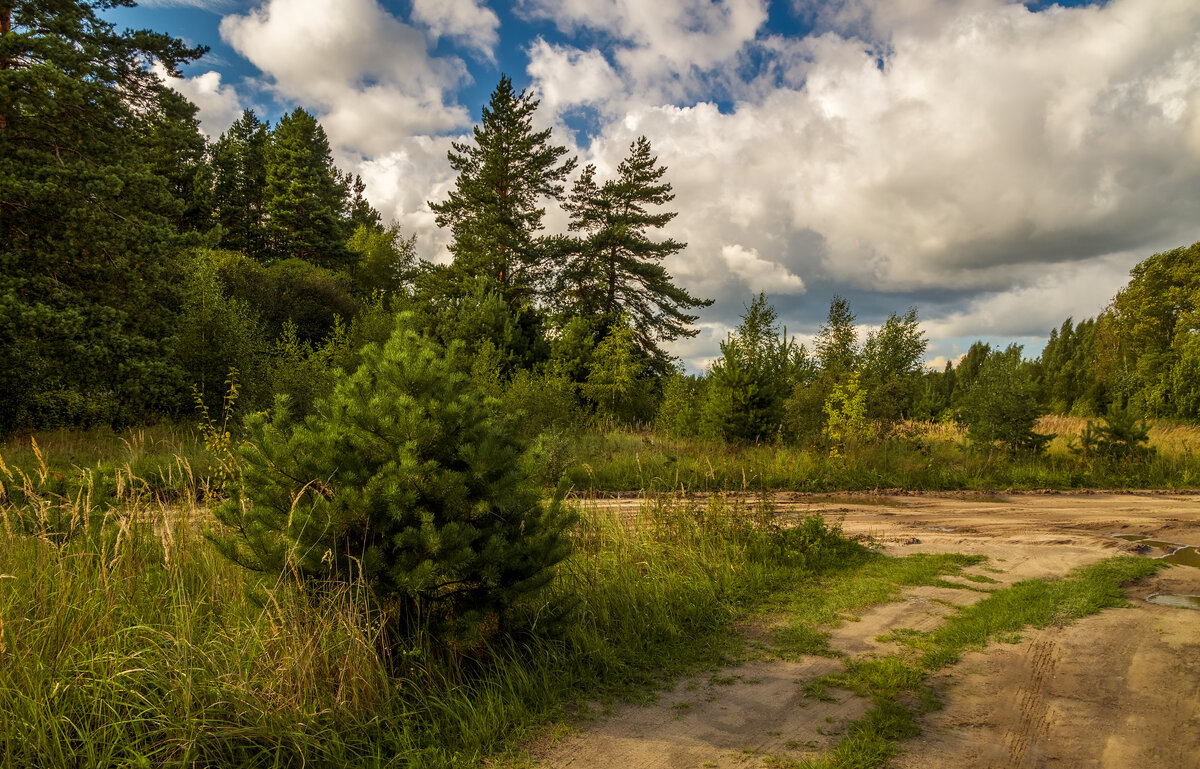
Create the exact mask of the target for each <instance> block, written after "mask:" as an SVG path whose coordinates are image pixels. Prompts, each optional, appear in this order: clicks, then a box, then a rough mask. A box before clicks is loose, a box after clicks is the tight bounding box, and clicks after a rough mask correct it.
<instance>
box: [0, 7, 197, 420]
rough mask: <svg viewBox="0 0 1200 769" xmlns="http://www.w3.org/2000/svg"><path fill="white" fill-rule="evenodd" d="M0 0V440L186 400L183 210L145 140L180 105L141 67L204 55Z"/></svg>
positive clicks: (92, 20) (91, 14)
mask: <svg viewBox="0 0 1200 769" xmlns="http://www.w3.org/2000/svg"><path fill="white" fill-rule="evenodd" d="M131 5H133V3H132V2H131V0H93V1H92V2H86V1H84V0H78V1H71V0H23V1H21V2H12V1H11V0H10V1H9V2H4V3H0V30H2V33H3V34H2V36H0V430H3V429H5V428H11V427H13V426H16V425H19V424H39V423H40V424H54V423H58V424H64V423H65V424H70V423H79V422H83V421H88V420H100V419H103V420H108V421H112V422H121V421H124V420H128V419H136V418H138V417H140V416H142V415H145V414H146V413H148V412H153V411H161V410H164V409H169V408H171V407H172V405H173V404H174V403H176V402H177V400H176V399H177V398H178V397H179V386H180V381H181V377H180V374H179V371H178V369H177V367H176V366H175V365H174V364H172V363H171V362H170V355H169V351H170V349H171V347H172V342H171V337H172V334H173V327H172V321H173V318H174V317H175V313H176V312H177V308H178V305H179V298H178V294H177V289H176V288H175V286H176V285H177V280H176V274H175V269H174V268H175V264H174V256H175V250H176V242H177V241H176V238H177V234H176V232H175V229H174V227H173V223H174V222H175V221H177V217H178V216H179V214H180V206H179V202H178V201H177V200H176V199H175V198H174V197H173V196H172V194H171V190H170V189H169V188H168V185H167V183H166V181H165V180H164V179H163V178H162V177H161V176H160V175H159V174H158V173H156V169H155V168H154V164H153V162H152V160H148V159H147V158H146V157H145V151H144V146H143V144H142V139H143V138H144V137H145V136H146V135H147V134H148V133H150V130H151V129H150V126H151V125H152V124H154V123H155V122H157V121H160V120H161V118H162V117H163V116H164V115H166V114H167V113H168V112H169V111H170V110H171V109H172V107H173V106H175V107H177V106H178V105H177V104H175V105H172V103H171V101H170V99H169V97H168V96H167V92H166V91H165V89H164V87H163V85H162V83H161V82H160V81H159V79H158V77H157V76H156V75H155V74H154V73H153V71H151V70H150V69H149V68H148V67H147V64H148V63H150V62H159V63H161V64H162V65H164V66H165V67H166V69H167V70H168V71H169V72H173V73H177V72H178V70H177V67H178V65H179V64H181V63H182V62H185V61H187V60H189V59H192V58H194V57H196V56H198V55H199V54H200V53H202V50H201V49H193V48H188V47H186V46H184V45H183V44H182V43H181V42H180V41H178V40H175V39H173V38H170V37H167V36H165V35H160V34H156V33H152V32H148V31H136V32H134V31H126V32H123V33H120V32H117V31H116V29H115V28H114V26H113V25H112V24H111V23H109V22H106V21H105V20H103V19H102V18H100V16H99V13H98V12H99V11H103V10H105V9H108V8H111V7H113V6H131Z"/></svg>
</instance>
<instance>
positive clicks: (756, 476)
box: [567, 432, 1200, 494]
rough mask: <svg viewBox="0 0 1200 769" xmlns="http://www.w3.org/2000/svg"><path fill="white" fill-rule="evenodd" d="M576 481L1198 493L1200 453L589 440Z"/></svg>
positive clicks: (943, 440) (934, 441)
mask: <svg viewBox="0 0 1200 769" xmlns="http://www.w3.org/2000/svg"><path fill="white" fill-rule="evenodd" d="M574 458H575V463H574V464H572V465H571V466H569V467H568V469H567V477H568V478H569V480H570V481H571V483H572V484H573V485H574V486H575V488H576V489H579V490H594V491H625V490H629V489H640V490H647V491H654V490H657V491H672V490H674V491H678V490H680V489H685V490H688V491H697V492H701V491H761V490H765V489H780V490H793V491H805V492H813V493H821V494H832V493H836V492H839V491H850V490H864V489H889V488H903V489H910V490H972V491H996V490H1004V489H1044V488H1056V489H1073V488H1190V487H1194V486H1196V485H1200V456H1198V455H1197V454H1196V453H1195V452H1194V451H1189V450H1177V449H1174V448H1171V449H1168V450H1164V451H1162V452H1160V453H1158V454H1156V455H1153V456H1151V457H1148V458H1141V459H1137V460H1127V461H1116V460H1096V459H1092V460H1085V459H1082V458H1080V457H1077V456H1075V455H1073V454H1071V453H1070V452H1067V451H1065V450H1064V451H1055V452H1050V453H1047V454H1046V455H1043V456H1036V457H1035V456H1010V455H1008V454H1006V453H1004V452H1002V451H998V450H993V451H986V450H979V449H974V448H971V447H969V446H968V445H967V444H966V443H965V441H964V440H963V439H961V438H955V437H944V436H938V435H932V436H927V437H926V436H921V435H920V434H917V435H915V436H914V435H913V434H903V435H896V436H892V437H889V438H883V439H880V440H878V441H875V442H872V443H868V444H866V445H863V446H860V447H858V448H857V449H855V450H854V451H852V452H851V453H850V455H849V456H847V457H843V458H834V457H829V456H828V455H827V454H826V453H825V452H823V451H820V450H817V449H808V448H803V447H799V446H793V445H775V444H770V445H753V446H732V445H729V444H726V443H725V442H724V441H719V440H706V439H700V438H667V437H664V436H661V435H656V434H653V433H636V432H610V433H605V434H595V433H589V434H584V435H580V436H579V437H578V439H577V441H576V444H575V447H574Z"/></svg>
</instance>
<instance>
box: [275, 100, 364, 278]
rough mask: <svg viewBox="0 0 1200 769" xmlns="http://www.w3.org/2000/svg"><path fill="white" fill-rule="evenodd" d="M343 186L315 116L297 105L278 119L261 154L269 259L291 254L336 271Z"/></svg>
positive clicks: (342, 242)
mask: <svg viewBox="0 0 1200 769" xmlns="http://www.w3.org/2000/svg"><path fill="white" fill-rule="evenodd" d="M347 194H348V190H347V188H346V185H345V184H344V182H343V179H342V176H341V173H340V172H339V171H338V169H337V168H336V167H335V166H334V165H333V156H332V155H331V153H330V150H329V140H328V138H326V136H325V129H324V128H322V127H321V124H320V123H318V122H317V120H316V118H314V117H313V116H312V115H310V114H309V113H308V112H306V111H304V110H303V109H300V108H299V107H297V108H296V109H295V110H294V111H293V112H291V113H290V114H288V115H284V116H283V117H282V118H280V120H279V123H278V124H277V125H276V126H275V130H274V131H273V132H272V133H271V145H270V149H269V151H268V153H267V201H266V213H267V222H266V227H267V234H268V237H269V239H270V253H271V255H272V256H273V258H275V259H289V258H297V259H303V260H305V261H307V262H312V263H313V264H317V265H319V266H321V267H325V268H328V269H331V270H337V269H340V268H342V267H345V266H347V265H348V264H349V263H350V262H351V261H352V257H351V255H350V252H349V251H348V250H347V249H346V240H347V239H348V238H349V237H350V235H351V234H352V233H351V231H349V230H348V225H347V222H348V220H349V215H348V211H347V199H346V198H347Z"/></svg>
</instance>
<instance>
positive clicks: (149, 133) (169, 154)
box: [142, 90, 213, 233]
mask: <svg viewBox="0 0 1200 769" xmlns="http://www.w3.org/2000/svg"><path fill="white" fill-rule="evenodd" d="M197 112H199V109H198V108H197V107H196V105H195V104H192V103H191V102H189V101H188V100H187V99H185V98H184V97H183V96H181V95H180V94H178V93H176V92H175V91H171V90H164V91H163V92H162V97H161V98H160V100H159V102H158V105H157V109H155V110H154V111H152V112H151V113H149V115H148V121H147V123H148V125H147V130H146V136H145V138H144V139H143V140H142V141H143V146H144V147H145V150H144V152H145V156H146V158H147V160H149V161H150V164H151V167H152V169H153V171H154V173H155V174H157V175H158V176H159V177H160V178H162V179H163V180H164V181H166V183H167V188H168V189H169V190H170V192H171V195H172V196H174V198H175V199H176V200H177V201H178V203H179V209H178V212H177V213H176V214H175V215H174V216H173V217H172V219H173V224H174V226H175V229H177V230H179V231H180V232H199V233H205V232H208V230H209V229H210V228H211V227H212V225H213V173H212V166H211V165H210V164H209V159H208V142H207V140H205V138H204V134H202V133H201V132H200V121H199V120H198V119H197V118H196V113H197Z"/></svg>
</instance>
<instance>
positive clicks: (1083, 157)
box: [110, 0, 1200, 369]
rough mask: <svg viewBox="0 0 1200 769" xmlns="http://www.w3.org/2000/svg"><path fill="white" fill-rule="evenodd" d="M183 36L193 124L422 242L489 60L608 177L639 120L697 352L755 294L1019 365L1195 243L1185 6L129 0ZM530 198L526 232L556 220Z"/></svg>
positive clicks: (1194, 110) (798, 327)
mask: <svg viewBox="0 0 1200 769" xmlns="http://www.w3.org/2000/svg"><path fill="white" fill-rule="evenodd" d="M110 18H112V19H113V20H114V21H116V22H117V23H118V24H120V25H125V26H132V27H148V28H151V29H155V30H159V31H163V32H168V33H171V34H173V35H176V36H178V37H181V38H184V39H186V40H188V41H191V42H194V43H202V44H205V45H208V46H210V48H211V52H210V53H209V54H208V55H207V56H205V57H204V58H203V59H201V60H199V61H198V62H195V63H194V64H192V65H190V66H189V67H187V68H186V70H185V71H184V78H183V79H181V80H174V81H173V82H172V84H173V85H174V86H175V87H176V88H177V89H178V90H180V91H181V92H182V93H184V94H185V95H187V96H188V97H189V98H191V99H192V100H193V101H194V102H196V103H197V104H198V105H199V106H200V108H201V118H202V123H203V126H204V128H205V130H206V131H207V132H208V133H209V134H210V135H212V136H214V137H215V136H216V135H219V134H220V133H221V132H222V131H223V130H224V129H225V128H226V127H227V126H228V125H229V123H230V122H231V121H232V120H233V119H234V118H235V117H236V116H237V114H238V113H239V112H240V110H241V109H243V108H246V107H252V108H254V109H256V110H257V111H258V112H259V114H260V115H262V116H264V117H267V118H271V119H273V118H276V117H278V115H279V114H281V113H282V112H283V111H285V110H290V109H291V108H293V107H295V106H303V107H305V108H307V109H309V110H310V111H312V112H314V113H315V114H316V115H317V116H318V118H319V119H320V120H321V122H322V124H323V125H324V126H325V128H326V130H327V132H328V133H329V136H330V139H331V143H332V144H333V146H334V148H335V155H336V157H337V160H338V162H339V164H340V165H342V166H343V168H345V169H347V170H351V171H354V172H357V173H360V174H362V176H363V178H364V180H365V181H366V182H367V185H368V187H367V192H368V196H369V197H370V198H371V200H372V202H373V203H374V204H375V205H376V207H377V208H379V209H380V210H381V212H383V214H384V216H385V217H386V218H390V219H394V220H396V221H398V222H399V223H400V224H401V225H402V226H403V227H404V228H405V229H406V230H407V231H409V232H412V233H414V234H416V235H417V238H418V244H419V247H420V249H421V253H422V255H423V256H425V257H426V258H430V259H440V258H445V245H446V234H445V233H444V232H441V231H439V230H438V229H437V228H436V226H435V225H434V223H433V217H432V215H431V214H430V212H429V209H428V201H429V200H431V199H432V200H436V199H439V198H440V197H441V196H442V195H444V194H445V193H446V190H447V189H448V188H449V187H450V186H451V185H452V184H453V174H452V172H451V170H450V168H449V164H448V163H447V162H446V157H445V155H446V150H447V149H448V147H449V143H450V142H451V141H452V140H454V139H456V138H461V137H462V136H463V135H464V134H466V133H467V132H469V130H470V127H471V125H472V123H473V122H474V121H475V120H477V119H478V117H479V111H480V108H481V106H482V105H483V103H484V102H485V101H486V99H487V97H488V94H489V93H490V91H491V89H492V88H493V87H494V85H495V83H496V81H497V80H498V78H499V77H500V74H501V73H506V74H508V75H509V76H511V77H512V78H513V79H514V81H515V82H516V83H517V84H518V85H519V86H521V87H528V88H530V89H531V90H532V91H533V92H534V93H535V94H537V95H538V96H539V98H540V99H541V101H542V106H541V109H540V110H539V120H540V121H541V122H542V123H543V124H545V125H547V126H550V127H553V128H554V129H555V134H554V135H555V139H556V141H557V142H559V143H562V144H566V145H567V146H568V147H569V148H570V149H571V151H572V152H574V153H575V154H577V155H578V156H579V157H580V160H581V162H582V163H589V162H590V163H595V164H596V165H597V167H598V168H599V171H600V174H601V176H602V177H603V175H604V174H605V173H606V172H610V171H611V170H612V169H613V168H615V166H616V164H617V163H618V162H619V161H620V160H621V158H622V157H623V155H624V153H625V152H626V151H627V149H628V147H629V144H630V142H631V141H633V140H634V139H636V138H637V137H638V136H640V135H645V136H647V137H648V138H649V139H650V141H651V143H652V145H653V146H654V148H655V150H656V151H657V153H658V155H659V158H660V160H661V162H663V164H664V165H666V166H667V167H668V169H669V170H668V177H667V178H668V179H669V180H670V181H671V182H672V183H673V184H674V186H675V192H676V195H677V198H676V200H675V202H674V209H675V210H677V211H679V216H678V218H677V219H676V220H675V221H674V222H673V223H672V225H671V230H670V233H669V234H670V235H672V236H673V237H676V238H677V239H680V240H684V241H687V242H688V243H689V246H688V248H687V249H686V250H685V251H684V252H683V253H681V254H679V255H677V256H676V257H674V258H673V259H672V260H671V261H670V262H669V264H668V269H669V270H670V271H671V272H672V274H674V275H675V276H676V278H677V280H678V282H680V283H681V284H683V285H685V286H686V287H687V288H688V289H689V290H690V291H691V292H692V293H693V294H696V295H699V296H707V297H712V298H714V299H715V300H716V302H715V304H714V305H713V306H712V307H711V308H709V309H707V310H705V311H703V313H702V317H701V319H700V322H699V327H700V331H701V333H700V335H699V336H698V337H697V338H696V339H693V340H687V341H684V342H681V343H679V344H677V345H676V347H675V348H674V352H675V353H676V354H678V355H679V356H680V357H681V358H683V359H684V360H685V361H686V362H687V363H688V365H689V366H690V367H691V368H693V369H696V368H699V367H702V366H703V365H704V363H705V362H706V361H708V360H710V359H712V358H713V357H714V356H715V355H717V354H718V350H717V345H718V343H719V341H720V340H721V339H723V338H724V336H725V334H726V332H727V331H728V330H730V329H731V328H732V327H733V326H735V325H736V324H737V322H738V315H739V314H740V313H741V312H742V309H743V306H744V305H745V304H746V303H748V302H749V301H750V299H751V298H752V297H753V296H754V295H755V294H757V293H758V292H759V291H764V292H766V293H767V295H768V297H769V298H770V300H771V301H772V303H773V304H774V305H775V306H776V307H777V309H778V310H779V314H780V317H781V320H782V321H783V322H784V323H786V324H787V326H788V330H789V331H790V332H793V333H797V334H798V335H799V336H800V338H801V340H804V339H806V338H807V337H808V336H810V335H811V334H813V333H814V332H815V331H816V328H817V326H818V325H819V324H820V322H821V320H822V319H823V318H824V316H825V313H826V311H827V310H828V307H829V302H830V299H831V298H832V296H833V295H834V294H835V293H836V294H840V295H842V296H845V297H846V298H848V299H849V301H850V303H851V307H852V309H853V310H854V311H855V313H856V314H857V316H858V319H859V322H860V323H862V324H863V329H862V330H863V332H865V331H866V330H867V329H868V328H869V327H870V326H872V325H875V324H878V323H880V322H882V320H883V319H884V318H886V316H887V314H888V313H889V312H892V311H895V312H903V311H904V310H905V309H906V308H907V307H909V306H911V305H915V306H917V307H918V309H919V312H920V317H921V318H922V321H923V327H924V329H925V330H926V333H927V335H928V337H929V340H930V350H929V358H930V361H931V363H933V364H935V365H936V364H938V363H940V362H942V361H944V360H945V359H954V358H955V357H957V356H958V355H960V354H961V353H963V352H965V350H966V348H967V347H968V346H969V345H970V343H971V342H972V341H973V340H975V339H979V338H983V339H987V340H989V341H994V342H999V343H1007V342H1008V341H1018V342H1022V343H1024V344H1026V346H1027V347H1026V352H1027V354H1030V355H1036V354H1037V353H1038V352H1039V351H1040V349H1041V344H1042V343H1043V341H1044V338H1045V336H1046V335H1047V334H1048V332H1049V330H1050V328H1052V327H1054V326H1057V325H1058V324H1059V323H1061V321H1062V320H1063V319H1065V318H1066V317H1067V316H1074V317H1075V318H1077V319H1078V318H1082V317H1085V316H1092V315H1095V314H1096V313H1097V312H1098V311H1099V310H1100V309H1101V308H1102V307H1103V306H1104V305H1105V304H1106V303H1107V302H1108V300H1109V299H1110V298H1111V297H1112V295H1113V294H1114V293H1115V291H1116V290H1117V289H1118V288H1119V287H1120V286H1121V285H1122V284H1123V282H1124V281H1125V279H1126V277H1127V274H1128V270H1129V268H1130V267H1131V266H1132V265H1133V264H1135V263H1136V262H1137V261H1139V260H1140V259H1142V258H1145V257H1146V256H1148V255H1150V254H1151V253H1154V252H1156V251H1161V250H1164V249H1168V248H1174V247H1176V246H1181V245H1187V244H1190V243H1192V242H1195V241H1197V240H1200V217H1197V216H1196V212H1197V211H1200V3H1196V2H1195V0H1111V1H1110V2H1107V3H1093V4H1089V3H1077V2H1069V3H1059V4H1051V3H1036V4H1022V3H1013V2H1008V1H1007V0H829V1H826V0H782V1H777V2H767V1H766V0H652V2H647V0H515V2H511V3H499V2H488V0H404V1H393V0H384V1H382V2H381V1H380V0H157V1H156V2H150V3H144V4H143V5H142V6H140V7H138V8H135V9H119V10H115V11H112V12H111V13H110ZM563 222H564V217H563V215H562V213H561V212H560V211H558V210H556V209H554V208H553V207H551V209H550V210H549V211H548V214H547V221H546V224H547V228H548V229H549V230H554V229H556V228H560V227H562V225H563Z"/></svg>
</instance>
